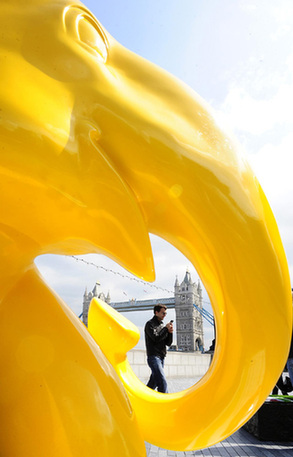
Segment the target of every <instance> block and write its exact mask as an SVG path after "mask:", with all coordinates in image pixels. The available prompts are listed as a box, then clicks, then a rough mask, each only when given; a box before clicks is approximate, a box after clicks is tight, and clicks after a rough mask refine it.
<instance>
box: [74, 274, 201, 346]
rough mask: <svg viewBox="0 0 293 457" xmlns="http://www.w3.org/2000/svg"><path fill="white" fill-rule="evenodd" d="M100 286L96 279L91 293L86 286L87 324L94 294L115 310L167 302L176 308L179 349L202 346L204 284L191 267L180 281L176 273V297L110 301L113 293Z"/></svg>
mask: <svg viewBox="0 0 293 457" xmlns="http://www.w3.org/2000/svg"><path fill="white" fill-rule="evenodd" d="M99 286H100V284H99V283H96V284H95V287H94V288H93V290H92V291H91V292H89V293H88V292H87V290H85V293H84V296H83V313H82V316H83V322H84V324H85V325H87V320H88V309H89V305H90V302H91V300H92V298H94V297H97V298H99V299H101V300H103V301H105V302H106V303H108V304H109V305H110V306H112V307H113V308H114V309H115V310H117V311H119V312H122V313H127V312H133V311H148V310H153V308H154V305H156V304H159V303H160V304H164V305H166V306H167V307H168V308H169V309H171V308H175V314H176V336H177V346H178V349H179V350H181V351H187V352H193V351H197V350H202V348H203V347H204V334H203V317H205V313H206V311H205V310H204V309H203V306H202V287H201V284H200V281H199V280H198V282H197V283H195V282H193V281H192V279H191V275H190V273H189V271H188V270H187V271H186V274H185V277H184V279H183V281H182V282H181V284H179V281H178V278H177V277H176V281H175V285H174V297H168V298H154V299H149V300H136V299H132V300H128V301H124V302H117V303H111V299H110V293H109V292H108V295H107V296H106V295H105V294H104V293H103V292H100V288H99Z"/></svg>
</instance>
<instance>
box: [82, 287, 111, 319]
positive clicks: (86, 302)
mask: <svg viewBox="0 0 293 457" xmlns="http://www.w3.org/2000/svg"><path fill="white" fill-rule="evenodd" d="M94 297H97V298H100V299H101V300H103V301H105V302H106V303H108V305H110V301H111V299H110V294H109V292H108V294H107V296H105V294H104V292H101V291H100V283H99V282H96V284H95V286H94V288H93V290H92V291H91V292H87V288H86V289H85V292H84V294H83V307H82V322H83V323H84V325H86V326H87V324H88V313H89V307H90V303H91V301H92V299H93V298H94Z"/></svg>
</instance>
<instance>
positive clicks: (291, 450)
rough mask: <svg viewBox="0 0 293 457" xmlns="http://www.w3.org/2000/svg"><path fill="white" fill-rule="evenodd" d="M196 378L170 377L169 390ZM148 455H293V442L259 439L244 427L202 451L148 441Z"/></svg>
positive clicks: (224, 456) (243, 456) (227, 456)
mask: <svg viewBox="0 0 293 457" xmlns="http://www.w3.org/2000/svg"><path fill="white" fill-rule="evenodd" d="M196 381H197V380H196V379H169V380H168V388H169V392H178V391H180V390H182V389H185V388H186V387H189V386H191V385H193V384H194V383H195V382H196ZM146 451H147V456H148V457H185V456H186V457H191V456H200V457H293V442H289V443H285V442H283V443H277V442H272V441H259V440H258V439H257V438H255V437H254V436H253V435H251V434H250V433H248V432H247V431H245V430H244V429H240V430H238V431H237V432H236V433H234V435H232V436H230V437H229V438H227V439H226V440H224V441H222V442H221V443H218V444H216V445H214V446H211V447H210V448H207V449H203V450H200V451H189V452H176V451H170V450H166V449H161V448H158V447H157V446H153V445H151V444H149V443H146Z"/></svg>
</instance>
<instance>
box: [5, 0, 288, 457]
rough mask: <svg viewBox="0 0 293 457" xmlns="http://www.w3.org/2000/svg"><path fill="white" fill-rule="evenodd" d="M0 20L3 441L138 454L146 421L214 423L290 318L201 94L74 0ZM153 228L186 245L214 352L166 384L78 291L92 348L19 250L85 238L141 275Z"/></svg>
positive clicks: (279, 273)
mask: <svg viewBox="0 0 293 457" xmlns="http://www.w3.org/2000/svg"><path fill="white" fill-rule="evenodd" d="M0 29H1V34H0V65H1V85H0V108H1V112H0V165H1V168H0V172H1V180H0V185H1V213H0V217H1V221H0V223H1V228H0V240H1V241H0V243H1V249H0V253H1V254H0V255H1V262H0V286H1V288H0V290H1V324H0V325H1V328H0V331H1V341H2V344H1V349H0V361H1V388H0V411H1V413H0V414H1V429H0V430H1V431H0V454H1V455H4V456H5V457H15V456H17V457H40V456H42V457H53V456H54V457H61V456H62V457H71V456H81V455H82V456H85V457H92V456H95V455H97V453H98V454H99V455H102V456H105V457H117V455H119V456H120V457H126V456H129V457H130V456H131V457H136V456H143V455H144V454H145V450H144V443H143V439H146V440H148V441H150V442H152V443H155V444H158V445H160V446H162V447H166V448H169V449H181V450H187V449H196V448H200V447H204V446H209V445H211V444H213V443H215V442H217V441H219V440H221V439H223V438H225V437H226V436H227V435H228V434H230V433H232V432H233V431H234V430H236V429H237V428H238V427H240V426H241V425H242V424H243V422H244V421H246V420H247V419H248V418H249V417H250V416H251V415H252V414H253V412H254V411H255V410H256V409H257V408H258V407H259V406H260V405H261V403H262V402H263V400H264V399H265V397H266V396H267V394H268V393H269V391H270V389H271V388H272V386H273V385H274V383H275V381H276V380H277V378H278V376H279V373H280V372H281V370H282V368H283V366H284V363H285V360H286V357H287V352H288V347H289V339H290V336H291V321H292V318H291V296H290V283H289V276H288V270H287V264H286V259H285V255H284V251H283V247H282V243H281V240H280V237H279V233H278V229H277V226H276V223H275V220H274V217H273V215H272V213H271V210H270V208H269V205H268V203H267V201H266V198H265V196H264V195H263V193H262V190H261V188H260V186H259V184H258V181H257V179H256V178H255V176H254V175H253V173H252V172H251V170H250V168H249V166H248V165H247V163H246V162H245V160H244V159H243V158H241V157H240V155H239V154H238V152H237V149H236V148H235V146H234V145H233V144H232V143H231V141H230V140H229V139H228V138H227V137H226V135H225V134H224V133H222V132H221V131H220V130H219V129H218V127H217V125H216V124H215V121H214V120H213V118H212V117H211V115H210V114H209V111H208V108H207V107H206V106H205V103H204V102H203V100H201V99H200V98H199V97H198V96H197V95H196V94H195V93H194V92H193V91H192V90H191V89H189V88H188V87H186V86H185V85H184V84H182V83H180V82H179V81H177V80H176V79H175V78H173V77H172V76H170V75H169V74H167V73H166V72H164V71H163V70H161V69H159V68H158V67H156V66H154V65H152V64H151V63H149V62H147V61H145V60H144V59H142V58H140V57H138V56H136V55H134V54H133V53H131V52H129V51H128V50H127V49H125V48H123V47H122V46H121V45H119V44H118V43H117V42H116V41H115V40H114V39H113V38H112V37H111V36H110V35H109V34H108V33H107V32H106V31H105V30H104V29H103V28H102V26H101V25H100V24H99V23H98V22H97V20H96V18H94V17H93V15H92V14H91V13H90V12H89V11H88V10H87V9H86V8H85V7H84V6H83V5H82V4H81V3H79V2H74V3H71V2H70V1H66V0H65V1H64V0H60V1H58V0H57V1H54V2H53V1H46V0H28V1H27V2H25V5H24V3H23V2H22V1H21V0H9V1H2V2H1V5H0ZM150 232H152V233H154V234H157V235H159V236H161V237H162V238H164V239H165V240H167V241H169V242H170V243H172V244H173V245H174V246H175V247H177V248H178V249H179V250H180V251H182V252H183V253H184V254H185V255H186V256H187V257H188V258H189V259H190V261H191V262H193V264H194V266H195V267H196V269H197V271H198V272H199V274H200V277H201V279H202V281H203V283H204V285H205V288H206V289H207V291H208V293H209V296H210V299H211V301H212V304H213V307H214V312H215V317H216V324H217V350H216V353H215V357H214V361H213V364H212V366H211V369H210V370H209V372H208V373H207V375H206V376H205V377H204V378H203V380H201V381H200V383H198V384H197V385H196V386H195V387H193V388H191V389H189V390H188V391H185V392H183V393H179V394H176V395H175V394H174V395H163V394H158V393H156V392H153V391H151V390H149V389H147V388H146V387H145V386H143V385H142V384H141V383H140V382H139V381H138V380H137V379H136V378H135V377H134V376H133V374H132V372H131V369H130V367H129V366H128V364H127V360H126V352H127V350H128V349H129V348H130V347H131V346H132V345H134V344H135V342H136V340H137V334H136V330H135V329H134V328H133V326H131V328H130V329H129V324H128V323H127V321H125V320H123V322H121V318H120V316H119V315H118V316H116V315H115V313H114V316H110V314H109V310H107V309H104V308H103V306H102V308H99V307H98V306H97V304H96V303H94V304H93V307H92V309H91V315H90V322H91V324H90V325H91V331H92V333H93V335H94V336H95V338H96V339H97V340H98V342H99V344H100V347H101V348H102V351H103V352H104V354H105V356H104V355H103V354H102V353H101V351H100V349H99V348H98V346H97V345H96V343H95V342H94V341H93V339H92V338H91V336H90V335H89V333H88V332H87V330H86V329H85V328H84V326H83V325H82V324H81V323H80V321H79V320H78V319H77V318H76V317H75V316H74V315H73V314H72V312H71V311H70V310H69V309H68V307H67V306H66V305H65V304H64V303H63V302H62V301H61V299H59V298H58V297H57V296H56V295H55V294H54V293H53V292H52V291H51V290H49V289H48V288H47V287H46V285H45V284H44V283H43V281H42V279H41V278H40V276H39V274H38V272H37V271H36V268H35V266H34V263H33V262H34V258H35V257H36V256H38V255H40V254H44V253H56V254H83V253H88V252H99V253H103V254H106V255H108V256H109V257H111V258H113V259H114V260H116V261H117V262H119V263H120V264H121V265H123V266H124V267H126V268H127V269H129V270H130V271H132V272H133V273H135V274H136V275H138V276H139V277H142V278H144V279H146V280H152V279H154V269H153V260H152V253H151V247H150V242H149V236H148V233H150ZM99 319H100V320H99ZM102 322H106V325H102ZM113 343H114V344H113ZM107 359H109V361H110V362H111V363H112V364H113V366H114V368H115V370H117V372H118V375H119V376H120V378H121V379H122V381H123V383H124V385H125V388H126V392H127V394H128V396H127V395H126V393H125V391H124V389H123V386H122V383H121V381H120V380H119V377H118V376H117V374H116V373H115V371H114V369H113V367H112V366H111V365H110V363H109V361H108V360H107ZM128 397H129V399H130V401H131V404H132V407H131V406H130V403H129V399H128ZM132 408H133V409H134V411H135V414H134V413H133V410H132ZM162 424H163V425H162ZM162 426H163V432H162Z"/></svg>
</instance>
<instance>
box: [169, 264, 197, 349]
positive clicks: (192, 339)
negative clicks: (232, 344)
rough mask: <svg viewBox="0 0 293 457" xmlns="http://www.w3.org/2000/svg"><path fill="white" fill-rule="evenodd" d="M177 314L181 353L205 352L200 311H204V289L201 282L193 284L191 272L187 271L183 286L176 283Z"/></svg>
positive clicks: (177, 334) (178, 340)
mask: <svg viewBox="0 0 293 457" xmlns="http://www.w3.org/2000/svg"><path fill="white" fill-rule="evenodd" d="M174 288H175V312H176V336H177V347H178V349H179V350H181V351H185V352H190V351H191V352H193V351H203V349H204V335H203V318H202V315H201V313H200V312H199V311H198V309H196V308H195V306H194V304H195V305H197V306H198V308H200V309H202V287H201V285H200V281H199V280H198V283H195V282H192V280H191V275H190V273H189V271H186V274H185V277H184V279H183V281H182V283H181V284H179V281H178V278H176V282H175V286H174Z"/></svg>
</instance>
